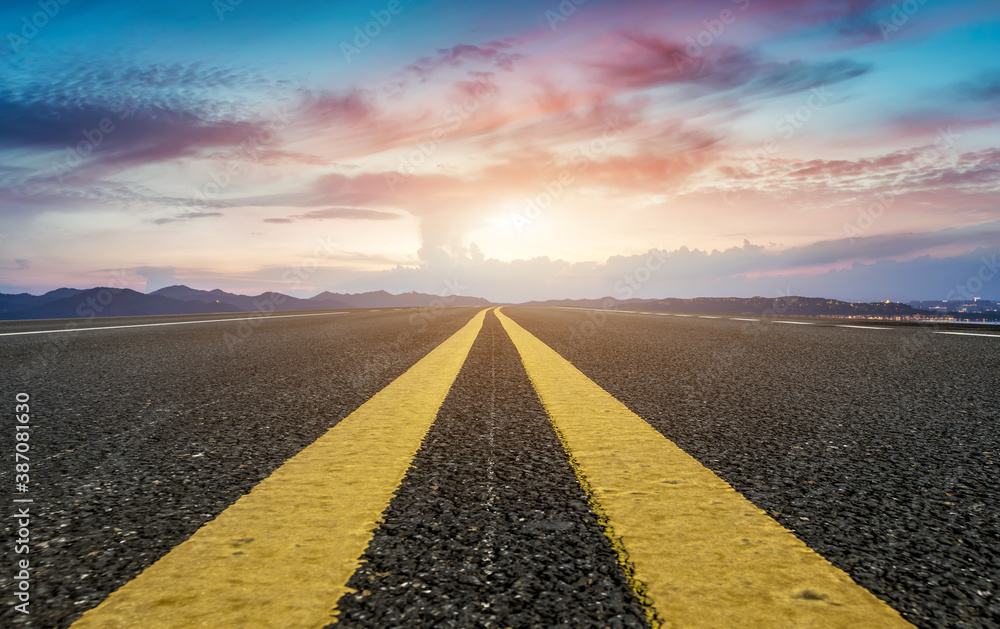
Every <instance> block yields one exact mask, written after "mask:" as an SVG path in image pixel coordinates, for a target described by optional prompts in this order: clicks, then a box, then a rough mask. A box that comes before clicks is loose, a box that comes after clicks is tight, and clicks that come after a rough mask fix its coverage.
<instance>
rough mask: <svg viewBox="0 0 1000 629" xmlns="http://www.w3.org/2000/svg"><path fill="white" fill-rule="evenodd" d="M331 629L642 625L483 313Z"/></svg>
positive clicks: (531, 398)
mask: <svg viewBox="0 0 1000 629" xmlns="http://www.w3.org/2000/svg"><path fill="white" fill-rule="evenodd" d="M383 520H384V521H383V523H382V524H381V526H380V527H379V528H378V529H377V530H376V532H375V536H374V538H373V540H372V542H371V544H370V545H369V547H368V549H367V551H366V552H365V554H364V555H363V557H362V559H363V562H364V563H362V567H361V568H360V569H359V570H358V571H357V572H356V573H355V574H354V576H353V577H352V578H351V580H350V581H349V582H348V586H349V587H352V588H354V589H355V590H357V592H356V593H354V594H347V595H345V596H344V597H343V598H342V599H341V600H340V602H339V604H338V610H339V616H338V622H337V623H336V624H334V625H330V627H331V629H332V628H333V627H345V628H348V627H359V628H360V627H373V628H374V627H378V628H388V627H442V628H455V629H459V628H466V627H499V628H503V627H560V628H563V627H564V628H567V629H568V628H570V627H574V628H575V627H595V628H601V627H614V628H616V629H617V628H623V627H646V626H648V625H647V624H646V620H645V616H644V613H643V610H642V609H641V607H640V606H639V603H638V601H637V600H636V598H635V596H634V594H633V593H632V591H631V589H630V588H629V585H628V583H627V582H626V580H625V575H624V572H623V571H622V569H621V567H620V566H619V565H618V564H617V555H616V553H615V551H614V550H613V549H612V548H611V545H610V544H609V543H608V539H607V538H606V537H605V536H604V534H603V532H602V530H601V527H600V524H599V523H598V520H597V517H596V516H595V515H594V513H593V512H592V511H591V509H590V507H589V506H588V505H587V496H586V495H585V493H584V491H583V489H582V488H581V487H580V485H579V483H578V481H577V479H576V476H575V475H574V473H573V471H572V469H571V467H570V464H569V461H568V458H567V455H566V453H565V452H564V450H563V449H562V446H561V445H560V443H559V440H558V438H557V437H556V434H555V431H554V430H553V428H552V425H551V424H550V423H549V420H548V417H547V416H546V414H545V411H544V409H543V408H542V406H541V402H540V401H539V400H538V397H537V396H536V395H535V392H534V389H533V388H532V386H531V382H530V381H529V380H528V376H527V374H526V373H525V371H524V367H523V366H522V365H521V359H520V356H519V355H518V353H517V350H516V349H515V347H514V344H513V343H512V342H511V340H510V338H509V337H508V336H507V333H506V332H505V331H504V330H503V328H502V327H501V326H500V323H499V321H498V320H497V318H496V315H494V314H493V313H489V314H487V316H486V320H485V322H484V325H483V329H482V331H481V332H480V335H479V337H478V339H477V340H476V343H475V345H473V347H472V350H471V352H470V354H469V357H468V359H467V360H466V363H465V365H464V366H463V368H462V371H461V372H460V373H459V376H458V378H457V379H456V381H455V383H454V384H453V385H452V389H451V392H450V393H449V395H448V397H447V399H446V400H445V402H444V404H443V405H442V407H441V410H440V412H439V413H438V417H437V420H436V421H435V423H434V425H433V426H432V427H431V429H430V431H429V432H428V434H427V436H426V438H425V439H424V443H423V445H422V447H421V449H420V451H419V452H418V453H417V456H416V457H415V459H414V461H413V466H412V467H411V469H410V471H409V472H408V473H407V476H406V477H405V479H404V480H403V483H402V485H401V486H400V488H399V489H398V490H397V492H396V496H395V498H393V500H392V503H391V504H390V506H389V508H388V509H387V511H386V512H385V514H384V516H383Z"/></svg>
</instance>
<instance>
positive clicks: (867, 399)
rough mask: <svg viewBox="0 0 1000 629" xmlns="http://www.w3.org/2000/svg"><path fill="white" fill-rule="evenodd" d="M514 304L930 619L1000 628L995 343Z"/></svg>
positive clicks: (876, 588)
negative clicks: (518, 305) (602, 312)
mask: <svg viewBox="0 0 1000 629" xmlns="http://www.w3.org/2000/svg"><path fill="white" fill-rule="evenodd" d="M504 313H505V314H507V315H508V316H510V317H511V318H512V319H514V320H515V321H517V322H518V323H519V324H521V325H522V326H524V327H525V328H526V329H527V330H528V331H529V332H531V333H532V334H534V335H535V336H537V337H538V338H539V339H540V340H542V341H543V342H545V343H546V344H548V345H549V346H550V347H552V348H553V349H555V350H556V351H557V352H559V353H560V354H561V355H562V356H563V357H565V358H566V359H568V360H569V361H570V362H572V363H573V364H574V365H575V366H576V367H577V368H579V369H580V370H581V371H582V372H583V373H584V374H586V375H587V376H588V377H590V378H591V379H592V380H594V381H595V382H597V384H599V385H600V386H602V387H603V388H604V389H606V390H607V391H608V392H610V393H611V394H612V395H614V396H615V397H616V398H618V399H619V400H620V401H622V402H623V403H624V404H625V405H626V406H628V407H629V408H630V409H631V410H632V411H633V412H635V413H636V414H638V415H639V416H640V417H642V418H644V419H646V420H647V421H648V422H649V423H650V424H651V425H652V426H653V427H654V428H656V429H657V430H658V431H659V432H660V433H661V434H663V435H664V436H666V437H667V438H668V439H671V440H672V441H674V442H675V443H677V444H678V445H679V446H680V447H681V448H682V449H684V450H685V451H687V452H688V453H689V454H691V455H692V456H694V457H695V458H696V459H698V460H699V461H700V462H701V463H702V464H703V465H705V466H706V467H708V468H710V469H712V470H713V471H715V472H716V473H717V474H718V475H719V476H721V477H722V478H723V479H724V480H726V481H727V482H729V483H730V484H731V485H732V486H733V487H734V488H735V489H736V490H737V491H739V492H740V493H742V494H743V495H744V496H746V497H747V498H748V499H750V500H751V501H752V502H754V504H756V505H757V506H758V507H760V508H762V509H764V510H766V511H768V512H769V513H770V514H771V515H772V516H773V517H775V518H776V519H777V520H778V521H779V522H780V523H781V524H783V525H784V526H785V527H786V528H789V529H791V530H792V531H794V533H795V534H796V535H797V536H798V537H799V538H801V539H802V540H803V541H805V542H806V543H807V544H808V545H809V546H810V547H812V548H813V549H814V550H816V551H817V552H819V553H820V554H821V555H823V556H824V557H826V558H827V559H828V560H829V561H831V562H832V563H833V564H834V565H836V566H837V567H839V568H841V569H843V570H845V571H846V572H848V573H849V574H850V575H851V577H852V578H853V579H854V580H855V581H856V582H857V583H859V584H860V585H862V586H863V587H865V588H867V589H868V590H869V591H871V592H872V593H874V594H875V595H876V596H878V597H880V598H882V599H883V600H885V601H887V602H888V603H889V604H890V605H892V606H893V607H894V608H896V609H897V610H898V611H900V612H901V613H902V614H903V615H904V617H905V618H906V619H907V620H909V621H910V622H912V623H913V624H915V625H917V626H918V627H925V628H931V627H934V628H937V627H954V628H959V627H962V628H972V627H976V628H996V627H1000V591H998V586H1000V470H998V467H997V458H998V457H997V455H1000V410H998V409H1000V370H998V369H997V359H998V357H1000V339H997V338H982V337H968V336H950V335H928V334H926V333H923V332H922V331H921V330H920V329H917V328H912V327H910V328H892V329H888V330H860V329H845V328H836V327H832V325H829V324H817V325H816V326H799V325H778V324H774V323H770V322H767V321H762V322H741V321H732V320H729V319H728V318H718V319H711V320H706V319H698V318H674V317H667V316H656V315H652V314H649V315H643V314H634V313H604V314H603V315H602V314H600V313H595V312H587V311H580V310H559V309H540V308H525V307H508V308H505V309H504Z"/></svg>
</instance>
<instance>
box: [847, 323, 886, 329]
mask: <svg viewBox="0 0 1000 629" xmlns="http://www.w3.org/2000/svg"><path fill="white" fill-rule="evenodd" d="M836 327H838V328H855V329H857V330H891V329H892V328H880V327H878V326H874V325H847V324H846V323H838V324H837V325H836Z"/></svg>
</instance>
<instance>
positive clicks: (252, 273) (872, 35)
mask: <svg viewBox="0 0 1000 629" xmlns="http://www.w3.org/2000/svg"><path fill="white" fill-rule="evenodd" d="M0 35H2V37H0V292H6V293H12V292H31V293H34V294H38V293H41V292H45V291H47V290H51V289H54V288H58V287H63V286H70V287H76V288H88V287H91V286H113V287H129V288H133V289H136V290H143V291H147V292H148V291H152V290H156V289H158V288H162V287H163V286H168V285H171V284H186V285H188V286H191V287H194V288H201V289H212V288H221V289H224V290H228V291H233V292H239V293H246V294H257V293H260V292H264V291H267V290H277V291H281V292H284V293H288V294H292V295H296V296H301V297H308V296H311V295H314V294H317V293H319V292H321V291H324V290H330V291H334V292H363V291H369V290H388V291H390V292H393V293H400V292H407V291H411V290H415V291H421V292H429V293H433V294H442V295H444V294H453V293H458V294H463V295H475V296H480V297H486V298H488V299H492V300H497V301H526V300H532V299H549V298H551V299H559V298H581V297H601V296H606V295H610V296H614V297H619V298H627V297H646V298H654V297H655V298H666V297H700V296H707V297H712V296H718V297H724V296H738V297H749V296H754V295H761V296H764V297H777V296H781V295H790V294H795V295H805V296H817V297H828V298H836V299H844V300H849V301H877V300H884V299H891V300H895V301H908V300H918V299H919V300H936V299H942V300H943V299H972V298H976V297H979V298H982V299H992V300H1000V268H998V267H997V256H998V254H1000V3H997V2H996V1H995V0H953V1H951V2H941V1H939V0H907V1H906V2H883V1H880V0H818V1H814V2H808V3H807V2H799V1H794V0H710V1H698V2H694V1H685V2H681V1H676V2H652V1H647V0H638V1H628V0H625V1H622V0H617V1H603V2H602V1H600V0H563V1H562V2H558V1H555V0H553V1H552V2H544V1H543V2H537V1H521V0H508V1H506V2H502V3H500V2H453V1H443V0H441V1H430V2H418V1H417V0H384V1H383V0H376V1H372V2H351V3H341V2H329V1H322V2H321V1H318V0H316V1H313V0H300V1H296V2H276V1H273V0H214V1H213V0H198V1H193V2H187V1H182V0H145V1H144V2H133V3H119V2H111V1H109V0H92V1H89V2H85V1H84V0H41V1H40V2H39V1H35V2H20V1H18V2H13V1H12V2H4V3H2V4H0Z"/></svg>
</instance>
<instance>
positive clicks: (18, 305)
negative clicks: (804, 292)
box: [0, 285, 930, 320]
mask: <svg viewBox="0 0 1000 629" xmlns="http://www.w3.org/2000/svg"><path fill="white" fill-rule="evenodd" d="M442 300H443V301H444V302H445V303H446V304H447V305H450V306H492V305H497V304H494V303H493V302H490V301H489V300H486V299H483V298H481V297H463V296H452V297H446V298H442V297H440V296H438V295H429V294H427V293H417V292H409V293H402V294H399V295H393V294H391V293H387V292H385V291H381V290H380V291H372V292H367V293H332V292H330V291H324V292H322V293H320V294H318V295H316V296H314V297H310V298H308V299H302V298H299V297H292V296H291V295H285V294H283V293H276V292H265V293H261V294H259V295H239V294H236V293H228V292H226V291H223V290H219V289H215V290H198V289H195V288H190V287H188V286H182V285H177V286H167V287H166V288H161V289H159V290H156V291H153V292H151V293H148V294H146V293H140V292H138V291H134V290H131V289H128V288H108V287H96V288H89V289H85V290H80V289H75V288H59V289H56V290H53V291H50V292H48V293H45V294H44V295H29V294H28V293H19V294H3V293H0V320H3V319H7V320H10V319H66V318H77V317H98V316H100V317H125V316H140V315H165V314H211V313H220V312H271V311H279V310H291V311H297V310H342V309H349V308H408V307H417V308H419V307H431V306H435V305H440V304H441V302H442ZM522 305H525V306H564V307H578V308H616V309H621V310H660V311H671V312H706V313H707V312H714V313H720V314H756V315H766V314H776V315H786V316H787V315H802V316H817V315H829V316H852V315H853V316H884V317H895V316H912V315H928V314H930V313H928V312H927V311H924V310H917V309H915V308H913V307H912V306H909V305H906V304H900V303H892V302H876V303H850V302H844V301H838V300H835V299H824V298H821V297H797V296H790V297H777V298H765V297H749V298H740V297H699V298H696V299H625V300H617V299H614V298H611V297H604V298H602V299H556V300H548V301H531V302H527V303H525V304H522Z"/></svg>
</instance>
